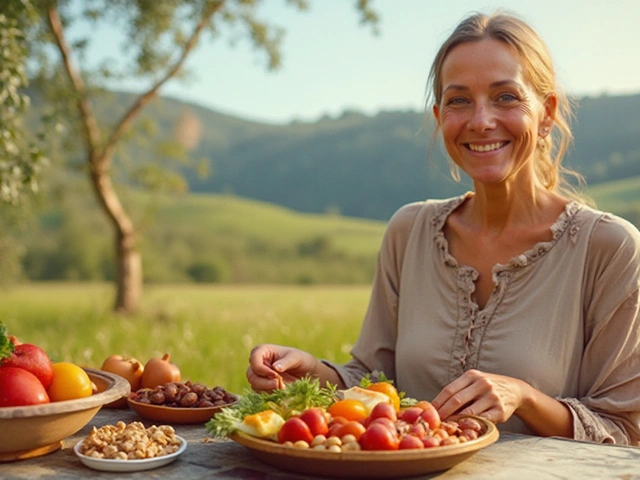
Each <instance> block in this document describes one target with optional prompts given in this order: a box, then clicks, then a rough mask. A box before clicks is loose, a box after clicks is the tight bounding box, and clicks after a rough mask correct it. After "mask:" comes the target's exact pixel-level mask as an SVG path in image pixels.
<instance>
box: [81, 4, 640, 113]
mask: <svg viewBox="0 0 640 480" xmlns="http://www.w3.org/2000/svg"><path fill="white" fill-rule="evenodd" d="M355 3H356V2H355V1H354V0H311V1H310V4H311V6H310V9H308V10H306V11H304V12H300V11H298V10H297V9H295V8H294V7H292V6H290V5H288V4H287V2H286V1H285V0H265V1H264V2H263V3H262V7H261V10H260V13H261V16H262V17H263V18H264V19H265V20H269V21H270V22H272V23H276V24H278V25H280V26H282V27H283V28H284V29H285V31H286V33H285V36H284V39H283V43H282V56H283V59H282V60H283V64H282V67H281V68H280V69H278V70H276V71H269V70H268V69H267V68H266V60H265V56H264V55H261V54H259V53H258V52H256V51H255V50H254V49H253V48H252V47H251V45H250V44H249V41H248V40H246V39H243V38H239V39H236V41H235V42H233V43H232V42H231V37H230V36H228V35H227V36H226V37H225V36H223V37H219V38H216V39H212V38H205V39H203V41H202V42H201V43H200V44H199V46H198V48H197V49H196V50H195V51H194V52H193V54H192V55H191V57H190V58H189V59H188V61H187V64H186V67H187V68H188V69H189V70H190V72H191V73H190V78H189V80H187V81H179V80H175V79H174V80H172V81H170V82H169V83H167V84H166V85H165V86H164V88H163V89H162V90H161V95H163V96H168V97H172V98H177V99H180V100H184V101H188V102H191V103H196V104H199V105H202V106H204V107H208V108H211V109H214V110H217V111H220V112H223V113H227V114H231V115H234V116H238V117H240V118H243V119H247V120H253V121H260V122H267V123H276V124H282V123H288V122H290V121H293V120H296V121H315V120H317V119H318V118H320V117H322V116H324V115H329V116H331V117H334V116H338V115H340V114H341V113H342V112H343V111H344V110H346V109H348V110H357V111H360V112H363V113H366V114H375V113H377V112H379V111H381V110H407V109H410V110H419V111H421V110H423V109H424V101H425V98H426V96H425V85H426V78H427V74H428V71H429V67H430V65H431V61H432V59H433V57H434V55H435V53H436V51H437V49H438V47H439V45H440V43H441V42H442V41H443V40H444V39H445V38H446V36H447V35H448V34H449V33H450V32H451V30H452V29H453V28H454V26H455V25H456V24H457V23H458V22H459V21H460V20H461V19H462V18H463V17H464V16H466V15H467V14H468V13H470V12H474V11H481V12H486V13H489V12H491V11H493V10H495V9H505V10H508V11H511V12H513V13H516V14H518V15H519V16H520V17H521V18H523V19H524V20H526V21H527V22H528V23H529V24H531V25H532V26H533V27H534V28H535V29H536V30H537V31H538V32H539V34H540V35H541V36H542V38H543V39H544V40H545V42H546V43H547V45H548V47H549V49H550V51H551V54H552V56H553V58H554V62H555V65H556V70H557V74H558V79H559V82H560V84H561V85H562V87H563V88H564V90H565V91H567V92H569V93H570V94H572V95H575V96H579V97H582V96H599V95H602V94H609V95H619V94H633V93H640V61H639V59H640V54H638V50H639V48H640V26H639V25H638V19H639V18H640V1H638V0H502V1H499V2H498V1H491V0H372V5H373V7H374V8H375V9H376V10H377V11H378V13H379V14H380V17H381V21H380V24H379V30H380V32H379V34H378V35H375V34H374V33H373V32H372V29H371V28H370V27H368V26H363V25H361V24H360V19H359V16H358V12H357V11H356V9H355V6H354V5H355ZM92 33H93V37H94V39H95V40H96V42H95V45H96V46H95V47H94V48H95V49H94V51H93V52H94V53H93V54H94V55H97V56H102V55H115V56H117V55H119V54H121V53H122V50H121V49H119V46H118V44H117V42H115V41H114V36H113V34H112V32H108V31H100V30H98V31H93V32H92ZM113 87H114V88H116V89H120V90H125V91H140V89H142V88H144V87H146V85H142V84H138V83H135V82H124V83H119V84H117V85H113Z"/></svg>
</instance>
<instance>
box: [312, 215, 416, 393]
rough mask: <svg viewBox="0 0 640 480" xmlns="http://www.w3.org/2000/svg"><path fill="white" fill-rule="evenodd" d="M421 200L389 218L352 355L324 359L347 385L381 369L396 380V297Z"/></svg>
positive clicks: (374, 375)
mask: <svg viewBox="0 0 640 480" xmlns="http://www.w3.org/2000/svg"><path fill="white" fill-rule="evenodd" d="M421 205H423V202H417V203H412V204H408V205H405V206H404V207H402V208H400V209H399V210H398V211H397V212H396V213H395V214H394V215H393V216H392V217H391V219H390V220H389V224H388V226H387V230H386V231H385V234H384V236H383V239H382V245H381V247H380V250H379V252H378V260H377V265H376V273H375V276H374V279H373V286H372V291H371V297H370V299H369V306H368V308H367V312H366V315H365V317H364V321H363V324H362V329H361V330H360V335H359V337H358V341H357V342H356V344H355V346H354V347H353V349H352V350H351V355H352V359H351V360H350V361H349V362H347V363H346V364H344V365H340V364H334V363H331V362H327V361H325V362H324V363H325V364H327V365H329V366H330V367H331V368H333V369H334V370H335V371H336V372H337V373H338V374H339V375H340V377H341V378H342V381H343V382H344V383H345V385H346V386H347V387H352V386H354V385H359V383H360V379H361V378H362V377H364V376H365V375H367V374H370V375H371V377H372V380H375V379H376V378H377V377H378V376H379V375H380V374H381V373H383V374H384V375H385V376H386V377H387V378H388V379H392V380H394V381H395V380H396V371H395V345H396V339H397V336H398V332H397V326H398V297H399V292H400V273H401V271H402V262H403V261H404V254H405V248H406V244H407V240H408V237H409V233H410V231H411V228H412V226H413V223H414V221H415V217H416V215H417V212H418V211H419V210H420V208H421Z"/></svg>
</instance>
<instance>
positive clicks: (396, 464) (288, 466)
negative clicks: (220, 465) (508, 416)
mask: <svg viewBox="0 0 640 480" xmlns="http://www.w3.org/2000/svg"><path fill="white" fill-rule="evenodd" d="M471 418H475V419H476V420H478V421H479V422H480V423H481V424H482V425H483V433H482V435H480V436H479V437H478V438H477V439H475V440H470V441H468V442H465V443H460V444H457V445H447V446H441V447H433V448H425V449H420V450H396V451H375V452H373V451H347V452H345V451H343V452H339V453H336V452H329V451H317V450H309V449H301V448H294V447H289V446H285V445H281V444H279V443H276V442H271V441H268V440H262V439H258V438H255V437H252V436H250V435H246V434H244V433H242V432H235V433H232V434H231V435H230V436H229V438H230V439H231V440H233V441H234V442H236V443H239V444H240V445H243V446H245V447H247V448H248V449H249V450H250V451H251V453H252V454H253V455H254V456H255V457H257V458H258V459H260V460H262V461H263V462H265V463H267V464H269V465H272V466H275V467H278V468H281V469H283V470H289V471H292V472H296V473H303V474H315V475H319V474H322V475H323V476H330V477H348V478H398V477H408V476H414V475H423V474H425V473H429V472H436V471H441V470H446V469H448V468H451V467H453V466H454V465H456V464H458V463H460V462H462V461H463V460H465V459H467V458H468V457H470V456H471V455H473V454H474V453H476V452H477V451H478V450H480V449H482V448H485V447H487V446H489V445H491V444H492V443H494V442H495V441H496V440H498V437H499V433H498V429H497V428H496V426H495V425H494V424H493V423H492V422H490V421H488V420H485V419H484V418H481V417H475V416H473V417H471Z"/></svg>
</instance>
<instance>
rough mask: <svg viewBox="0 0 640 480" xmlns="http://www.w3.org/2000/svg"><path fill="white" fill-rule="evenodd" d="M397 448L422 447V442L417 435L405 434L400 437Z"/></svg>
mask: <svg viewBox="0 0 640 480" xmlns="http://www.w3.org/2000/svg"><path fill="white" fill-rule="evenodd" d="M398 448H399V449H400V450H407V449H414V448H424V443H422V440H420V439H419V438H418V437H414V436H413V435H405V436H404V437H402V438H401V439H400V444H399V445H398Z"/></svg>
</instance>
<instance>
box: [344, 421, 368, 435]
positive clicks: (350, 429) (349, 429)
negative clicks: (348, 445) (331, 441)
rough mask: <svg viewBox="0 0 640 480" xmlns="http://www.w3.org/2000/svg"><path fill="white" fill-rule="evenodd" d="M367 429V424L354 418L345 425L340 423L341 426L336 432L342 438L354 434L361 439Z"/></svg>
mask: <svg viewBox="0 0 640 480" xmlns="http://www.w3.org/2000/svg"><path fill="white" fill-rule="evenodd" d="M366 430H367V429H366V428H365V426H364V425H362V424H361V423H360V422H357V421H355V420H352V421H351V422H347V423H345V424H344V425H340V428H339V429H338V431H337V432H336V437H339V438H342V437H344V436H345V435H353V436H354V437H355V439H356V440H360V437H361V436H362V434H363V433H364V432H365V431H366Z"/></svg>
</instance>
